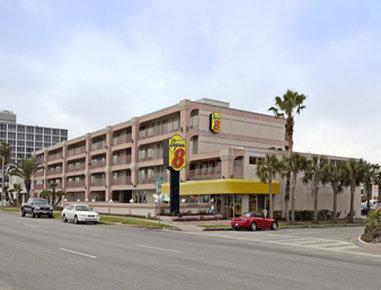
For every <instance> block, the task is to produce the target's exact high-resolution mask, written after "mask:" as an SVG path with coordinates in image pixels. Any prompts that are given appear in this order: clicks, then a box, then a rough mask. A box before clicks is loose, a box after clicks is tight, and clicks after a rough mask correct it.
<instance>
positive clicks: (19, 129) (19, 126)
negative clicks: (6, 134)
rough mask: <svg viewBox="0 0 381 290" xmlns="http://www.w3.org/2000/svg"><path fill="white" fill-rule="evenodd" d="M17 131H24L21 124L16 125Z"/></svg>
mask: <svg viewBox="0 0 381 290" xmlns="http://www.w3.org/2000/svg"><path fill="white" fill-rule="evenodd" d="M17 131H18V132H25V126H23V125H18V126H17Z"/></svg>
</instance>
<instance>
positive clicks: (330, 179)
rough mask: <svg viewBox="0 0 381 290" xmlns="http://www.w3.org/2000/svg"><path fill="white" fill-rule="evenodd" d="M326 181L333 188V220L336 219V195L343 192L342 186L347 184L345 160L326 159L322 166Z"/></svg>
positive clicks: (347, 176) (347, 175)
mask: <svg viewBox="0 0 381 290" xmlns="http://www.w3.org/2000/svg"><path fill="white" fill-rule="evenodd" d="M324 170H325V176H326V181H327V183H329V184H330V185H331V187H332V190H333V221H334V222H336V220H337V196H338V195H339V193H341V192H343V190H344V188H345V187H347V186H348V184H349V174H348V170H347V165H346V162H345V161H341V160H332V159H330V160H328V162H327V164H326V166H325V167H324Z"/></svg>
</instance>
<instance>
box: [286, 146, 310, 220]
mask: <svg viewBox="0 0 381 290" xmlns="http://www.w3.org/2000/svg"><path fill="white" fill-rule="evenodd" d="M282 162H283V175H284V176H290V177H291V180H290V181H291V182H290V192H291V196H290V198H291V223H295V200H296V196H295V188H296V185H297V181H298V174H299V172H301V171H303V170H304V169H305V166H306V162H307V160H306V158H305V157H304V156H302V155H300V154H297V153H291V155H290V156H286V157H284V158H283V161H282ZM286 209H287V211H288V207H286ZM286 214H287V213H286Z"/></svg>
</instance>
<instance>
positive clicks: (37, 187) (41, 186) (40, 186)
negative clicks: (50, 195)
mask: <svg viewBox="0 0 381 290" xmlns="http://www.w3.org/2000/svg"><path fill="white" fill-rule="evenodd" d="M34 189H35V190H40V189H44V185H43V184H42V183H41V184H35V185H34Z"/></svg>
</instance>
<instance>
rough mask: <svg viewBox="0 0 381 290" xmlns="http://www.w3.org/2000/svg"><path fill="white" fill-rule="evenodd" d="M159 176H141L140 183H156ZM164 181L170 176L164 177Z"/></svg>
mask: <svg viewBox="0 0 381 290" xmlns="http://www.w3.org/2000/svg"><path fill="white" fill-rule="evenodd" d="M156 178H157V176H151V177H144V178H139V183H140V184H151V183H155V179H156ZM163 181H164V182H166V181H168V178H167V177H163Z"/></svg>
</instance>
